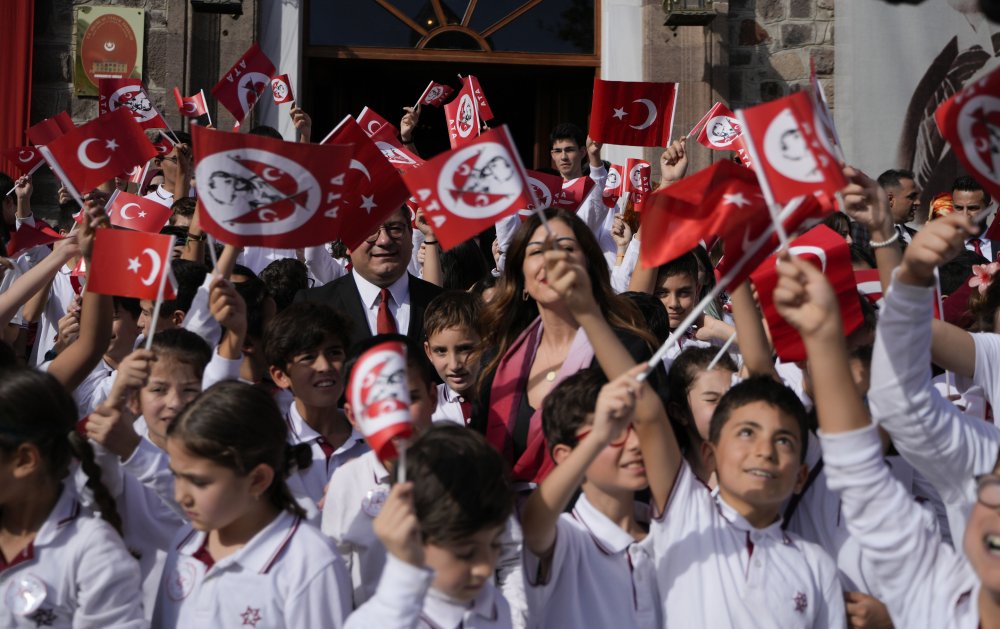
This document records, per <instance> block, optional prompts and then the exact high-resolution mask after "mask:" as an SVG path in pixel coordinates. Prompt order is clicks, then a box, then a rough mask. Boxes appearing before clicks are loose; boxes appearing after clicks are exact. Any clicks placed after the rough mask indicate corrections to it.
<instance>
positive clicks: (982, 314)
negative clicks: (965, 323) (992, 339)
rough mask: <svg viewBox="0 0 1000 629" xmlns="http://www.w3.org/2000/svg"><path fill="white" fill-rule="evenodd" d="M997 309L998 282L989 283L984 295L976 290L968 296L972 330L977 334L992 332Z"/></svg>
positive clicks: (999, 286)
mask: <svg viewBox="0 0 1000 629" xmlns="http://www.w3.org/2000/svg"><path fill="white" fill-rule="evenodd" d="M998 309H1000V280H994V281H992V282H990V285H989V286H987V287H986V292H985V293H980V292H979V290H978V289H977V290H974V291H972V294H971V295H970V296H969V312H971V313H972V316H973V317H974V318H975V326H974V328H975V329H976V330H978V331H979V332H992V331H993V328H994V327H995V325H996V324H995V323H994V321H995V319H996V314H997V310H998Z"/></svg>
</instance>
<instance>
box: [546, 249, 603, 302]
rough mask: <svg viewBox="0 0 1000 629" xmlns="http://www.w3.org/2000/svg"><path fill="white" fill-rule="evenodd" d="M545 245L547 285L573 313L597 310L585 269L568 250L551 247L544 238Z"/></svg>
mask: <svg viewBox="0 0 1000 629" xmlns="http://www.w3.org/2000/svg"><path fill="white" fill-rule="evenodd" d="M545 247H546V250H545V254H544V256H545V281H546V282H547V283H548V285H549V287H550V288H551V289H552V290H554V291H555V292H556V293H558V294H559V296H560V297H562V299H563V301H564V302H565V303H566V305H567V306H568V307H569V309H570V310H571V311H572V312H573V314H582V313H590V312H599V311H600V308H599V307H598V305H597V302H596V301H595V300H594V292H593V289H592V288H591V285H590V276H589V275H588V274H587V269H586V268H584V266H583V265H582V264H581V263H579V262H578V261H576V260H574V259H573V257H572V255H571V254H570V253H569V252H567V251H565V250H563V249H560V248H559V247H558V246H556V247H554V248H552V242H551V240H546V244H545Z"/></svg>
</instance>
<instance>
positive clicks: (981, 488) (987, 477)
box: [976, 474, 1000, 509]
mask: <svg viewBox="0 0 1000 629" xmlns="http://www.w3.org/2000/svg"><path fill="white" fill-rule="evenodd" d="M976 500H977V501H978V502H979V504H981V505H983V506H984V507H989V508H990V509H1000V476H997V475H996V474H980V475H979V476H977V477H976Z"/></svg>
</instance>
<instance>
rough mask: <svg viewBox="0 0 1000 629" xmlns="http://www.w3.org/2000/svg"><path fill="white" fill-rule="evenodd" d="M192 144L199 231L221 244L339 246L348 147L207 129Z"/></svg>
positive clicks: (347, 181) (347, 179)
mask: <svg viewBox="0 0 1000 629" xmlns="http://www.w3.org/2000/svg"><path fill="white" fill-rule="evenodd" d="M362 135H363V134H362ZM192 136H193V140H194V159H195V164H197V165H196V167H195V178H196V179H197V181H198V208H199V216H200V217H201V226H202V228H203V229H204V230H205V231H206V232H208V233H209V234H211V235H212V236H214V237H215V238H216V239H218V240H219V241H220V242H224V243H226V244H229V245H234V246H237V247H242V246H246V245H251V246H261V247H276V248H289V249H296V248H299V247H311V246H313V245H321V244H325V243H327V242H330V241H331V240H336V239H337V238H340V237H341V233H340V230H341V228H342V226H344V225H348V224H350V223H349V221H350V220H351V219H345V213H344V210H351V208H350V207H348V204H347V203H345V195H347V194H348V192H349V191H352V190H353V188H352V186H351V179H350V176H349V175H348V166H349V165H350V164H351V153H352V150H351V149H352V147H350V146H340V145H327V146H320V145H318V144H302V143H298V142H284V141H282V140H275V139H273V138H267V137H264V136H259V135H249V134H241V133H230V132H228V131H216V130H214V129H206V128H205V127H195V128H194V129H193V130H192ZM393 173H394V174H395V171H393ZM397 207H398V206H397Z"/></svg>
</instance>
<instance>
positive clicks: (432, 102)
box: [417, 81, 455, 107]
mask: <svg viewBox="0 0 1000 629" xmlns="http://www.w3.org/2000/svg"><path fill="white" fill-rule="evenodd" d="M454 93H455V88H453V87H451V86H450V85H445V84H443V83H436V82H434V81H431V82H430V83H429V84H428V85H427V89H425V90H424V93H423V94H421V95H420V98H419V99H418V100H417V104H418V105H424V106H430V107H440V106H441V105H443V104H444V101H445V100H447V99H448V97H449V96H451V95H452V94H454Z"/></svg>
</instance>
